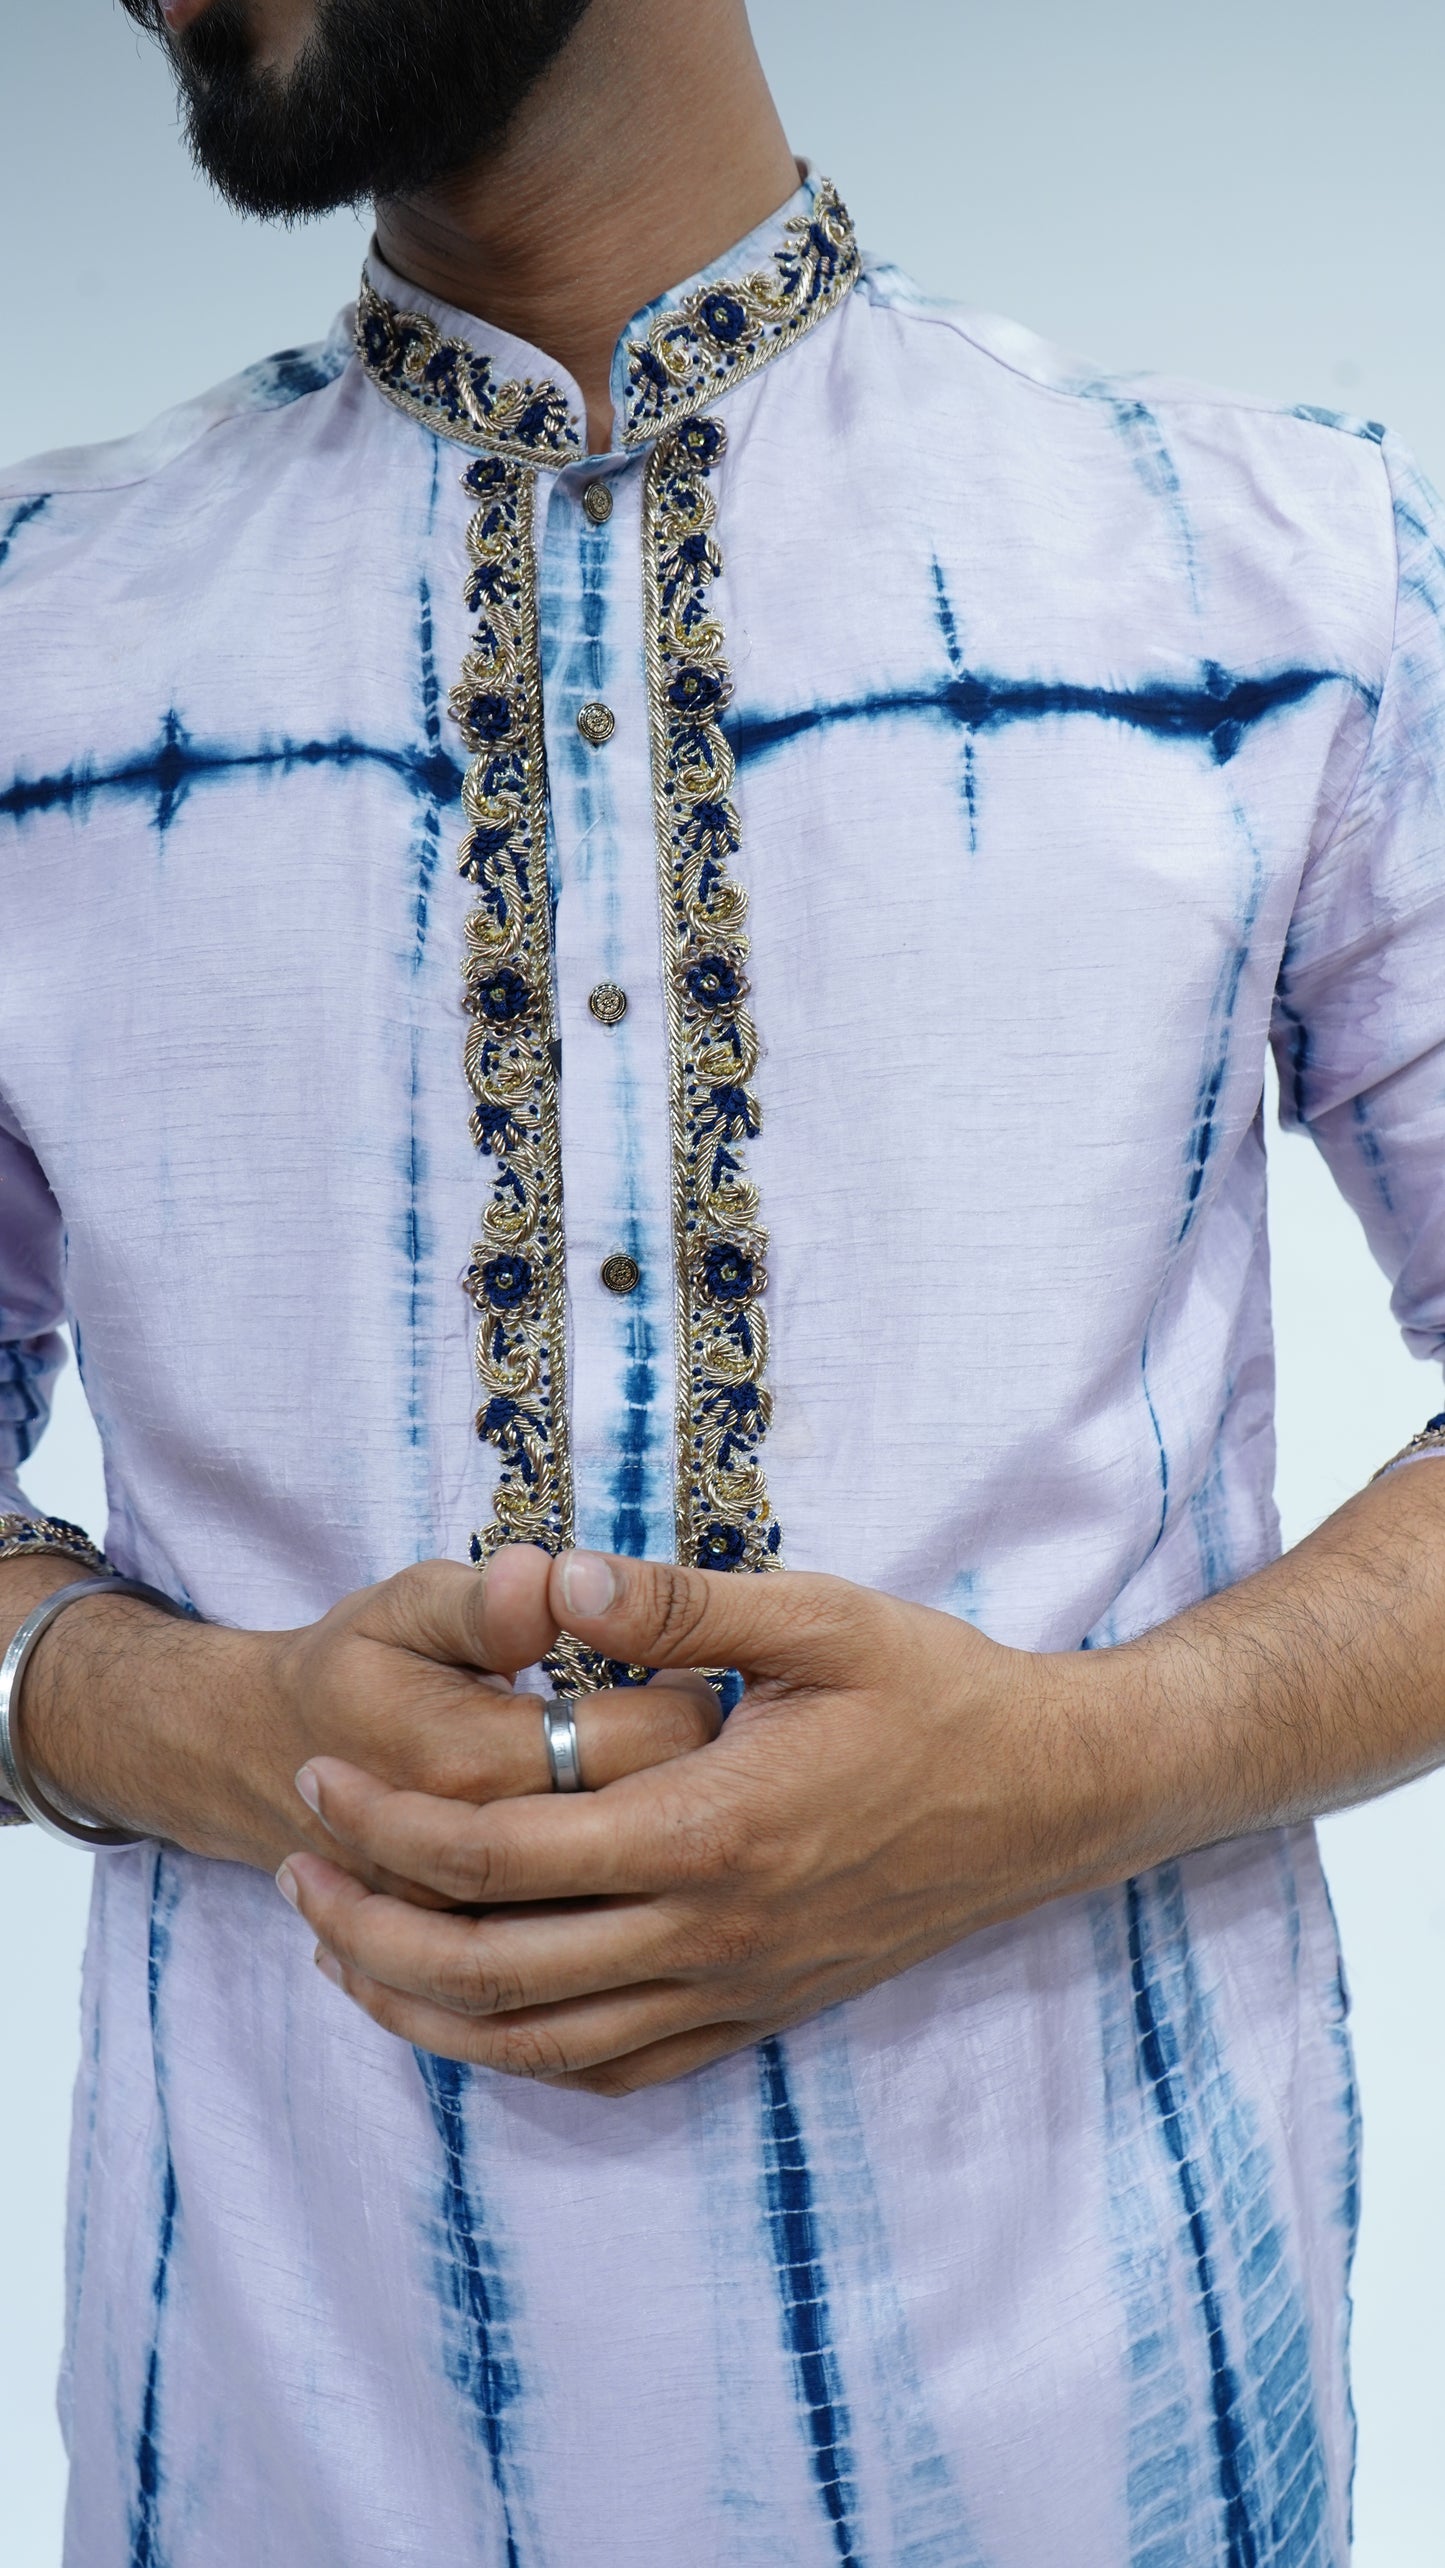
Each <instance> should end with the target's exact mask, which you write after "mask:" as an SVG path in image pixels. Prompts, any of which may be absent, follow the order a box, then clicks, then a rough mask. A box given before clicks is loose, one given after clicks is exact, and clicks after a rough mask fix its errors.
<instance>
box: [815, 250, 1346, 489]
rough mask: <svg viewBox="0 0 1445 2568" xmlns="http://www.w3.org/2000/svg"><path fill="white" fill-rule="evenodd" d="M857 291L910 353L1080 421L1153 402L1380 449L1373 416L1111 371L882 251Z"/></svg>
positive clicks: (1211, 430)
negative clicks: (931, 290)
mask: <svg viewBox="0 0 1445 2568" xmlns="http://www.w3.org/2000/svg"><path fill="white" fill-rule="evenodd" d="M859 291H860V295H861V297H862V299H863V300H864V301H865V302H866V303H867V304H868V305H869V306H870V307H871V308H872V310H873V311H875V312H876V313H877V314H879V315H880V316H883V315H886V316H888V317H889V318H890V319H891V320H892V321H893V322H894V323H895V324H896V325H897V327H898V329H899V330H900V332H901V333H902V334H903V335H904V336H905V337H906V338H907V339H909V340H910V341H911V343H912V346H913V349H914V350H915V351H916V352H917V351H921V349H922V346H923V344H924V341H925V339H927V338H932V340H933V341H934V343H935V347H936V349H937V350H938V351H939V361H940V362H942V363H944V364H947V363H948V362H949V361H950V358H951V360H952V362H953V364H954V365H955V366H957V367H960V368H964V369H967V371H968V372H970V373H971V374H972V375H974V376H975V377H976V378H977V377H980V376H982V377H992V378H994V379H995V382H996V386H997V388H998V389H999V391H1000V392H1001V393H1004V392H1005V391H1007V392H1008V393H1014V394H1015V395H1016V397H1018V398H1021V399H1022V400H1024V401H1025V402H1027V403H1029V404H1030V406H1031V407H1033V408H1035V409H1036V410H1039V411H1043V412H1048V413H1052V414H1053V415H1055V416H1056V417H1058V418H1060V419H1068V418H1069V417H1071V416H1072V417H1073V418H1075V419H1076V420H1078V421H1080V422H1081V423H1082V422H1087V421H1089V420H1091V419H1093V418H1094V417H1096V416H1099V415H1101V414H1102V415H1103V416H1104V417H1105V418H1114V417H1117V416H1118V415H1119V414H1121V413H1124V414H1129V413H1135V412H1140V411H1149V412H1152V413H1155V414H1157V415H1158V416H1160V417H1161V418H1163V417H1167V418H1168V419H1170V420H1171V421H1172V422H1174V423H1175V424H1176V425H1177V426H1178V427H1179V429H1181V430H1185V429H1189V428H1191V427H1192V428H1194V429H1196V430H1197V431H1198V432H1200V433H1203V434H1213V435H1214V436H1216V437H1219V436H1220V435H1223V434H1227V433H1228V432H1229V430H1230V429H1231V428H1233V429H1234V430H1235V432H1236V433H1237V434H1238V435H1239V436H1240V437H1241V438H1245V439H1247V438H1249V437H1250V436H1251V435H1252V434H1254V433H1256V432H1257V431H1259V430H1260V429H1264V430H1265V431H1266V432H1272V431H1277V432H1278V433H1279V435H1280V438H1281V440H1282V442H1283V444H1284V445H1285V446H1286V447H1287V448H1289V449H1291V450H1293V451H1296V452H1298V453H1299V454H1301V455H1305V454H1307V453H1310V452H1313V453H1316V454H1322V453H1325V452H1327V451H1328V452H1332V453H1334V454H1339V453H1340V452H1341V451H1342V450H1344V451H1350V452H1351V453H1352V456H1353V455H1354V454H1355V450H1359V449H1364V450H1366V452H1368V451H1369V450H1371V449H1374V450H1378V449H1379V448H1380V447H1381V446H1382V445H1383V444H1384V442H1385V439H1386V434H1387V432H1386V430H1385V429H1384V428H1383V427H1382V426H1381V425H1380V423H1379V422H1378V421H1377V420H1372V419H1357V418H1353V417H1350V416H1349V415H1347V414H1346V413H1344V412H1339V411H1333V410H1324V409H1320V408H1318V407H1317V406H1315V405H1314V404H1311V403H1305V402H1301V403H1290V402H1280V401H1272V400H1269V399H1267V398H1263V397H1261V396H1259V395H1256V394H1251V393H1241V392H1233V391H1229V390H1226V389H1224V388H1223V387H1222V386H1220V385H1217V384H1209V383H1201V382H1197V381H1195V380H1194V379H1193V378H1192V377H1188V376H1179V375H1165V374H1150V373H1139V372H1117V371H1111V370H1110V369H1108V368H1106V367H1102V366H1098V365H1094V364H1091V363H1090V362H1089V360H1088V359H1087V358H1084V357H1079V356H1076V355H1074V354H1072V353H1071V352H1070V351H1069V350H1067V349H1064V348H1060V347H1058V346H1056V345H1055V344H1054V343H1053V342H1052V341H1050V340H1048V339H1045V338H1041V337H1040V336H1039V334H1038V332H1037V331H1034V330H1030V329H1028V328H1026V327H1025V325H1024V324H1023V323H1022V322H1019V321H1013V320H1009V319H1007V318H1006V317H1004V316H1003V315H1002V314H1000V313H996V312H986V311H981V310H978V309H976V308H975V307H973V306H971V305H969V304H963V303H955V302H950V301H946V300H942V299H940V298H938V297H935V296H931V295H929V294H926V293H925V292H924V291H923V289H922V288H921V287H920V286H918V285H916V284H915V283H914V281H913V279H912V278H911V277H909V276H908V275H907V274H906V273H905V272H904V271H903V270H902V269H901V268H897V267H894V266H892V265H890V264H889V263H888V262H886V261H883V260H868V261H867V262H866V263H865V266H864V271H863V276H862V279H861V282H860V288H859ZM1364 469H1365V471H1366V472H1367V473H1368V472H1369V471H1370V470H1371V467H1370V466H1369V464H1368V463H1366V464H1365V466H1364Z"/></svg>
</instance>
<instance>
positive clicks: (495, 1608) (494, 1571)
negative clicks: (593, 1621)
mask: <svg viewBox="0 0 1445 2568" xmlns="http://www.w3.org/2000/svg"><path fill="white" fill-rule="evenodd" d="M551 1565H552V1564H551V1562H550V1561H549V1559H548V1556H547V1554H546V1553H545V1552H543V1551H539V1550H537V1549H536V1548H535V1547H534V1546H533V1545H532V1544H530V1543H516V1544H512V1543H509V1544H507V1545H506V1546H505V1547H504V1548H503V1549H502V1550H501V1551H498V1552H496V1553H494V1554H493V1556H492V1558H491V1559H490V1560H489V1561H488V1563H487V1566H486V1568H485V1570H484V1571H483V1573H482V1575H481V1576H480V1577H478V1575H477V1572H476V1571H475V1570H474V1569H464V1568H463V1567H462V1566H461V1563H460V1562H459V1561H451V1560H428V1561H420V1562H418V1563H416V1564H415V1565H414V1566H413V1567H411V1568H409V1569H403V1570H399V1571H398V1572H397V1574H396V1576H395V1577H394V1578H389V1579H387V1580H386V1581H385V1582H384V1583H383V1585H382V1586H380V1587H377V1588H373V1589H372V1590H371V1592H370V1594H369V1595H368V1597H367V1598H366V1600H365V1609H364V1618H363V1621H362V1624H361V1628H362V1629H363V1630H364V1631H366V1632H368V1633H369V1635H370V1637H371V1638H372V1639H374V1640H379V1641H389V1642H390V1643H391V1644H392V1645H393V1647H398V1648H401V1649H408V1650H412V1651H415V1652H416V1653H417V1655H418V1656H419V1657H422V1658H431V1659H437V1660H440V1661H441V1663H442V1664H443V1665H444V1666H450V1667H470V1668H481V1669H493V1670H495V1671H497V1672H498V1673H499V1674H501V1675H504V1676H515V1675H516V1674H517V1671H518V1669H519V1668H524V1667H531V1666H532V1665H533V1664H534V1662H535V1661H536V1660H538V1659H540V1658H542V1657H544V1656H545V1654H546V1652H547V1651H548V1650H549V1649H550V1648H551V1646H552V1644H553V1642H554V1641H555V1639H556V1637H557V1622H556V1617H555V1615H553V1613H552V1612H551V1610H550V1608H549V1605H548V1599H547V1580H548V1573H549V1571H550V1568H551Z"/></svg>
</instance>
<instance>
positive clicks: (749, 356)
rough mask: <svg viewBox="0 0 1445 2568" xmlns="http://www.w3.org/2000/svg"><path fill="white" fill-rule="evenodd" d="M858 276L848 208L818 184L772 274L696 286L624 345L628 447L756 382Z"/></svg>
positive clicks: (792, 223)
mask: <svg viewBox="0 0 1445 2568" xmlns="http://www.w3.org/2000/svg"><path fill="white" fill-rule="evenodd" d="M860 269H861V262H860V260H859V256H858V244H857V240H856V238H855V236H854V232H853V225H852V222H851V220H850V218H849V214H848V209H847V207H846V206H845V205H844V203H843V201H842V199H841V197H840V196H839V195H838V193H837V190H836V189H835V188H834V187H833V186H832V185H831V184H830V182H829V181H828V180H827V179H826V178H824V179H819V181H818V182H817V186H816V188H815V189H814V192H813V201H812V203H811V205H810V206H809V208H808V210H807V211H806V212H805V213H802V214H795V215H793V216H792V217H791V219H790V220H789V222H788V224H787V225H786V227H785V231H784V236H783V242H782V246H781V248H780V249H779V250H778V251H777V252H776V254H775V256H774V258H773V262H772V265H771V268H760V269H758V270H757V271H756V273H755V274H753V275H752V276H747V277H743V278H742V279H741V280H740V281H739V282H737V283H736V284H732V283H728V284H719V285H707V286H702V287H700V288H699V290H698V291H697V293H695V294H691V295H689V296H688V297H687V298H686V300H685V301H684V302H682V303H680V304H676V305H674V306H673V307H672V308H670V309H669V310H667V311H664V312H662V313H659V315H658V317H657V319H656V320H655V321H654V322H652V324H651V326H650V327H649V329H648V332H647V335H646V337H645V338H643V339H633V340H631V341H629V342H628V347H627V417H626V421H625V424H624V430H623V443H624V445H628V446H639V445H643V444H645V443H646V441H647V439H648V438H649V437H653V436H655V435H656V434H657V432H658V430H659V429H661V428H666V427H676V426H677V425H678V423H679V422H680V421H681V420H683V419H685V418H687V417H688V416H690V415H691V414H692V413H693V412H695V411H698V410H700V409H701V408H702V407H703V406H704V404H706V403H711V402H714V401H716V400H717V399H718V398H719V397H720V395H721V394H723V393H725V392H730V391H731V390H732V387H733V385H734V384H736V383H741V382H742V381H743V379H744V377H745V376H747V375H750V374H755V373H756V372H757V369H758V368H759V366H763V365H766V364H767V362H768V360H769V358H771V357H774V356H776V355H777V354H778V353H779V351H780V350H781V349H783V348H785V347H790V346H791V345H792V343H793V342H794V340H796V339H801V338H802V337H803V336H804V334H805V332H807V331H809V330H811V329H812V328H813V327H814V325H815V323H817V322H819V321H821V320H822V319H823V318H824V315H825V314H827V313H829V312H831V311H832V310H833V309H834V307H835V305H837V304H838V303H840V302H841V301H842V299H843V297H844V296H845V295H847V294H851V292H852V290H853V287H854V286H855V285H856V284H857V281H858V277H859V274H860ZM704 424H707V423H703V422H699V425H704ZM704 468H705V467H704Z"/></svg>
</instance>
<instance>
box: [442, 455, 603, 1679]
mask: <svg viewBox="0 0 1445 2568" xmlns="http://www.w3.org/2000/svg"><path fill="white" fill-rule="evenodd" d="M462 481H463V486H464V488H465V489H466V491H467V493H468V495H469V497H470V498H471V499H472V500H473V501H474V502H475V507H474V509H473V513H472V517H471V522H470V524H469V526H468V528H467V550H468V554H469V557H470V565H471V567H470V571H469V575H468V579H467V598H468V601H469V603H470V605H471V607H472V610H473V612H474V613H475V614H476V617H477V624H476V629H475V631H474V632H473V635H472V639H471V644H470V647H469V649H468V652H467V656H466V659H465V660H464V661H463V663H462V670H461V675H460V677H459V679H458V681H457V684H456V686H455V687H454V688H453V690H452V694H451V699H450V702H451V711H452V715H453V718H454V719H455V721H456V722H457V724H458V726H459V728H460V730H461V734H462V738H463V740H464V741H465V743H466V745H467V748H468V750H469V751H470V752H471V753H472V754H471V762H470V764H469V766H468V768H467V772H466V776H465V779H464V781H463V785H462V809H463V813H464V815H465V819H466V824H467V825H466V831H465V835H464V837H463V839H462V844H461V851H460V854H459V857H458V860H457V861H458V865H459V867H460V870H461V872H462V873H463V874H464V875H465V876H466V877H467V879H468V881H470V882H471V883H472V884H473V885H474V886H475V889H476V894H477V898H476V903H475V906H474V907H473V909H472V911H471V914H470V916H469V917H468V919H467V922H466V930H465V954H464V964H463V1001H464V1005H465V1007H466V1009H467V1012H468V1014H469V1015H470V1017H471V1019H472V1026H471V1031H470V1033H469V1035H468V1038H467V1046H466V1067H467V1079H468V1082H469V1084H470V1087H471V1091H472V1097H473V1101H474V1102H473V1109H472V1138H473V1140H474V1141H475V1143H476V1145H477V1148H478V1150H479V1151H480V1152H481V1153H482V1154H483V1156H484V1157H487V1158H489V1159H490V1160H491V1161H492V1162H493V1165H494V1169H495V1175H494V1178H493V1183H492V1193H491V1200H490V1202H489V1203H488V1205H487V1208H486V1211H485V1213H484V1215H483V1219H482V1227H481V1237H480V1239H479V1240H478V1243H477V1246H476V1248H475V1249H474V1251H473V1253H472V1260H471V1264H470V1265H469V1266H468V1268H467V1271H466V1276H465V1283H466V1289H467V1292H468V1294H469V1295H470V1297H471V1300H472V1303H473V1305H474V1307H475V1309H476V1312H477V1339H476V1361H477V1376H478V1380H479V1382H480V1385H481V1390H482V1395H483V1397H482V1405H481V1408H480V1410H479V1411H478V1414H477V1433H478V1434H479V1436H481V1437H482V1438H483V1440H484V1441H485V1442H486V1443H487V1444H490V1445H492V1446H493V1447H494V1448H495V1449H496V1451H497V1453H498V1454H499V1455H500V1456H501V1472H500V1476H499V1479H498V1483H497V1490H496V1496H495V1498H494V1500H493V1521H492V1523H491V1524H490V1525H488V1526H487V1527H486V1528H485V1530H484V1531H482V1532H480V1533H478V1534H476V1535H474V1536H473V1538H472V1546H471V1549H472V1558H473V1560H475V1561H477V1562H478V1563H481V1562H483V1561H486V1560H487V1559H489V1558H490V1556H491V1554H492V1553H493V1552H494V1551H496V1550H497V1549H498V1548H499V1546H500V1545H501V1544H503V1543H508V1542H528V1543H540V1544H541V1545H542V1547H543V1549H544V1550H546V1551H554V1552H555V1551H560V1550H562V1549H563V1548H564V1547H565V1546H566V1545H567V1544H568V1543H570V1542H571V1540H572V1537H573V1522H574V1510H573V1496H572V1468H571V1457H570V1452H569V1447H568V1436H567V1381H566V1345H567V1340H566V1274H565V1263H564V1247H563V1233H562V1158H561V1149H560V1145H559V1140H558V1130H557V1074H556V1067H555V1063H556V1048H555V1039H556V1027H555V1010H554V1004H553V985H552V933H551V920H550V916H549V909H548V896H547V847H546V826H547V824H546V804H547V778H546V756H545V751H544V747H543V736H542V693H541V672H540V668H539V666H538V659H537V592H536V569H535V564H534V561H533V553H532V518H533V507H534V500H535V491H536V481H535V475H534V474H533V473H532V472H531V471H530V470H529V469H528V468H527V467H526V466H524V465H520V464H517V463H515V462H513V461H512V460H510V459H509V458H503V457H501V456H491V455H489V456H479V457H478V458H477V459H476V460H475V461H474V462H473V463H471V464H469V465H468V467H467V469H466V471H465V473H464V474H463V476H462ZM547 1665H548V1670H549V1673H550V1675H551V1677H552V1681H553V1684H554V1685H555V1686H556V1687H557V1690H558V1692H559V1693H568V1694H573V1693H578V1692H582V1691H585V1690H586V1689H588V1688H590V1687H592V1686H595V1685H598V1684H601V1683H605V1682H606V1677H605V1673H604V1671H603V1668H602V1663H601V1662H600V1661H599V1660H597V1659H596V1658H594V1657H593V1656H592V1654H591V1653H590V1652H586V1651H583V1650H581V1649H580V1648H579V1646H578V1645H577V1644H576V1643H574V1642H563V1643H561V1644H559V1647H558V1649H557V1650H556V1651H554V1652H553V1654H552V1656H551V1658H549V1660H548V1662H547Z"/></svg>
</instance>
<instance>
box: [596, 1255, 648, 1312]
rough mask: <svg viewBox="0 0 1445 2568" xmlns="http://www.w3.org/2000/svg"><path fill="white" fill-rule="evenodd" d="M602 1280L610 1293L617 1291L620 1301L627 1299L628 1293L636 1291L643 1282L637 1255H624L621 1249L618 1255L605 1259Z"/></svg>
mask: <svg viewBox="0 0 1445 2568" xmlns="http://www.w3.org/2000/svg"><path fill="white" fill-rule="evenodd" d="M602 1281H603V1283H604V1284H605V1285H606V1287H607V1290H608V1292H609V1293H615V1294H616V1295H617V1297H618V1299H619V1300H620V1301H626V1299H627V1296H628V1294H629V1293H635V1292H636V1290H637V1288H638V1285H639V1284H640V1283H641V1282H642V1269H641V1267H640V1266H639V1265H638V1263H637V1260H636V1258H635V1257H624V1256H623V1255H622V1253H621V1251H619V1252H618V1254H617V1256H616V1257H609V1258H608V1259H607V1260H606V1261H605V1263H604V1265H603V1268H602Z"/></svg>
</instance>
